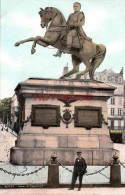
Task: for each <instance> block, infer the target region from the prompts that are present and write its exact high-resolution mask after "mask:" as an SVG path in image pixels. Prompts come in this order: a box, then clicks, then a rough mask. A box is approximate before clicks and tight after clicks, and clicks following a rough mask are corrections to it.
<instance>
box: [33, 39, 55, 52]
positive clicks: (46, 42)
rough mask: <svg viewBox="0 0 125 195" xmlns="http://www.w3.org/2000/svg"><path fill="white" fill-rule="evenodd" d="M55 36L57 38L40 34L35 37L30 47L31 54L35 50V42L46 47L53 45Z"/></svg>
mask: <svg viewBox="0 0 125 195" xmlns="http://www.w3.org/2000/svg"><path fill="white" fill-rule="evenodd" d="M57 38H58V37H57V36H55V37H50V38H48V37H40V36H37V37H35V38H34V42H33V45H32V49H31V53H32V54H34V53H35V51H36V50H35V47H36V44H39V45H42V46H43V47H47V46H48V45H53V44H54V43H55V40H56V39H57Z"/></svg>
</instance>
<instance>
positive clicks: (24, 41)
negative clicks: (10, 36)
mask: <svg viewBox="0 0 125 195" xmlns="http://www.w3.org/2000/svg"><path fill="white" fill-rule="evenodd" d="M34 40H35V38H34V37H30V38H28V39H24V40H21V41H18V42H16V43H15V46H19V45H20V44H23V43H26V42H29V41H34Z"/></svg>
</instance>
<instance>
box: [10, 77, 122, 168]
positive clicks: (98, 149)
mask: <svg viewBox="0 0 125 195" xmlns="http://www.w3.org/2000/svg"><path fill="white" fill-rule="evenodd" d="M114 90H115V88H114V87H112V86H110V85H108V84H105V83H102V82H95V81H90V82H86V81H82V80H59V79H38V78H30V79H28V80H26V81H24V82H21V83H19V84H18V85H17V87H16V89H15V91H16V94H17V96H18V100H19V105H20V127H21V128H22V130H20V133H19V136H18V138H17V141H16V144H15V147H13V148H11V155H10V162H11V163H12V164H15V165H43V164H44V165H45V164H46V163H48V161H49V159H50V157H51V154H52V153H54V152H55V153H56V154H57V157H58V160H59V161H60V162H62V163H63V164H65V165H66V164H67V165H73V164H74V161H75V158H76V152H77V151H78V150H80V151H82V152H83V156H84V158H85V159H86V161H87V164H88V165H108V164H109V163H110V160H111V157H112V156H113V154H114V152H115V150H114V149H113V143H112V141H111V139H110V135H109V130H108V127H107V123H106V120H107V100H108V99H109V98H110V97H111V96H113V93H114ZM117 153H118V151H117Z"/></svg>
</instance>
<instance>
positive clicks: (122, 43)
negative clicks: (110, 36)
mask: <svg viewBox="0 0 125 195" xmlns="http://www.w3.org/2000/svg"><path fill="white" fill-rule="evenodd" d="M124 49H125V39H121V40H115V41H114V42H111V43H110V44H109V45H107V53H108V54H112V53H116V52H117V53H118V52H121V51H123V50H124Z"/></svg>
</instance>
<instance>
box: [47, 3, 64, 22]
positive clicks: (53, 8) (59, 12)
mask: <svg viewBox="0 0 125 195" xmlns="http://www.w3.org/2000/svg"><path fill="white" fill-rule="evenodd" d="M45 10H46V11H50V10H51V11H54V12H55V13H57V14H58V15H59V16H61V20H62V22H66V20H65V17H64V15H63V13H62V12H61V11H60V10H58V9H57V8H55V7H46V8H45Z"/></svg>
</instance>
